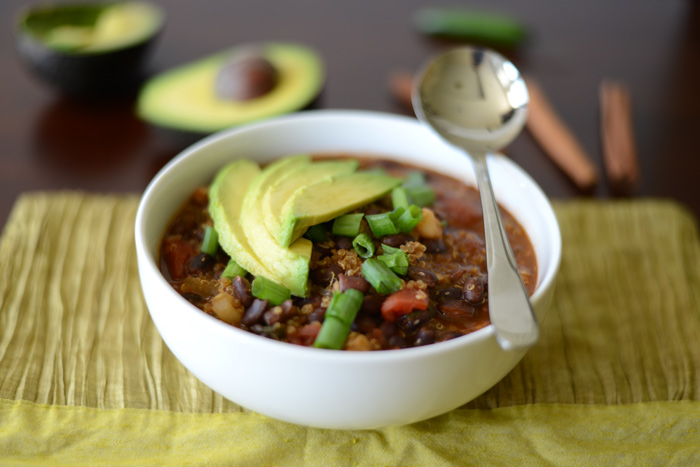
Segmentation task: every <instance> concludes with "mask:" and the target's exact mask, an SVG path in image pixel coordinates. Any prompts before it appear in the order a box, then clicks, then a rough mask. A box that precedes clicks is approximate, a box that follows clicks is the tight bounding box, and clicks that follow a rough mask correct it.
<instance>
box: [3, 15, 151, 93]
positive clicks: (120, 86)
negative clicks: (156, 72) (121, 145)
mask: <svg viewBox="0 0 700 467" xmlns="http://www.w3.org/2000/svg"><path fill="white" fill-rule="evenodd" d="M125 12H126V13H125ZM120 15H121V16H120ZM125 15H126V16H125ZM164 17H165V15H164V13H163V11H162V10H161V8H159V7H158V6H156V5H153V4H151V3H145V2H111V3H93V4H72V5H51V6H36V7H31V8H29V9H27V10H25V11H23V12H22V13H21V14H20V16H19V18H18V20H17V23H16V29H15V37H16V46H17V51H18V53H19V56H20V58H21V59H22V60H23V61H24V62H25V64H26V65H27V66H28V67H29V68H30V69H31V70H32V71H33V72H34V74H35V75H36V76H38V77H39V78H40V79H41V80H42V81H44V82H45V83H47V84H48V85H50V86H52V87H53V88H55V89H57V90H58V91H59V92H61V93H62V94H65V95H67V96H70V97H77V98H90V99H91V98H101V97H114V96H118V95H123V94H127V93H129V92H134V91H136V90H137V88H138V86H139V85H140V84H141V82H142V81H143V79H144V77H145V64H146V59H147V56H148V52H149V51H150V49H151V48H152V46H153V44H154V42H155V40H156V38H157V37H158V35H159V34H160V32H161V31H162V29H163V26H164ZM129 21H133V22H134V23H129ZM124 25H126V27H124ZM100 28H101V29H100ZM120 28H121V29H120ZM98 29H99V31H98ZM122 33H123V35H121V36H120V34H122ZM96 38H98V39H96ZM100 41H101V42H100Z"/></svg>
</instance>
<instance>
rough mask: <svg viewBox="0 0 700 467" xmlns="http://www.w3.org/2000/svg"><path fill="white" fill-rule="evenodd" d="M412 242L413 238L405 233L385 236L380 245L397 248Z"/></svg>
mask: <svg viewBox="0 0 700 467" xmlns="http://www.w3.org/2000/svg"><path fill="white" fill-rule="evenodd" d="M412 241H414V239H413V237H412V236H411V235H409V234H407V233H398V234H394V235H387V236H386V237H382V243H384V244H386V245H389V246H393V247H394V248H398V247H400V246H401V245H405V244H406V243H408V242H412Z"/></svg>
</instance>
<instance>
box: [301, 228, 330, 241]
mask: <svg viewBox="0 0 700 467" xmlns="http://www.w3.org/2000/svg"><path fill="white" fill-rule="evenodd" d="M327 234H328V227H327V226H326V224H316V225H312V226H311V227H309V228H308V230H307V231H306V233H305V234H304V237H306V238H308V239H309V240H311V241H312V242H313V243H323V242H325V241H326V235H327Z"/></svg>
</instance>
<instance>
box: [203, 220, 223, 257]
mask: <svg viewBox="0 0 700 467" xmlns="http://www.w3.org/2000/svg"><path fill="white" fill-rule="evenodd" d="M200 250H201V251H202V253H206V254H208V255H209V256H216V252H217V251H218V250H219V234H218V233H217V232H216V230H214V228H213V227H210V226H207V228H206V229H204V239H203V240H202V247H201V248H200Z"/></svg>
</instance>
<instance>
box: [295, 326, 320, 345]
mask: <svg viewBox="0 0 700 467" xmlns="http://www.w3.org/2000/svg"><path fill="white" fill-rule="evenodd" d="M320 330H321V323H319V322H318V321H314V322H313V323H309V324H305V325H304V326H302V327H300V328H299V329H298V330H297V331H296V332H295V333H294V334H288V335H287V340H288V341H289V342H291V343H292V344H296V345H305V346H310V345H312V344H313V343H314V341H315V340H316V336H318V333H319V331H320Z"/></svg>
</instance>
